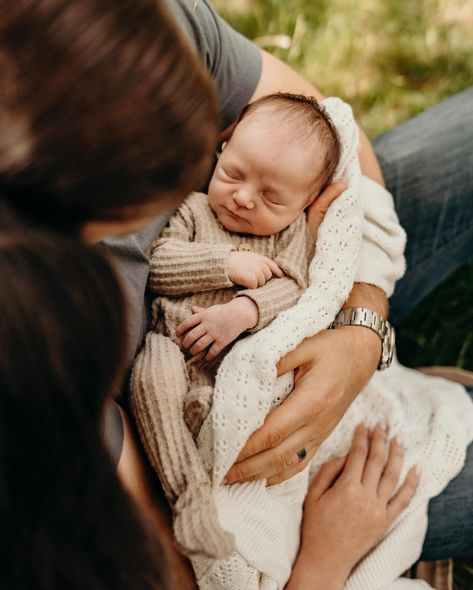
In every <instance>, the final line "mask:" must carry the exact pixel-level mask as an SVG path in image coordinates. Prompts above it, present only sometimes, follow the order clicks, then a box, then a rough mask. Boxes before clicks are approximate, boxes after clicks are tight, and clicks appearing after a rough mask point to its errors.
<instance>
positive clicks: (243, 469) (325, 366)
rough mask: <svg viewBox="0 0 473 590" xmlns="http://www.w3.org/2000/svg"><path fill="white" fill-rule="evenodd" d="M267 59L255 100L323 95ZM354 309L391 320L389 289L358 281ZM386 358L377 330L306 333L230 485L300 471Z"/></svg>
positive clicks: (367, 151) (365, 144)
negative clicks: (291, 375)
mask: <svg viewBox="0 0 473 590" xmlns="http://www.w3.org/2000/svg"><path fill="white" fill-rule="evenodd" d="M262 60H263V67H262V73H261V77H260V81H259V84H258V86H257V88H256V90H255V92H254V94H253V97H252V100H255V99H257V98H258V97H260V96H262V95H265V94H268V93H271V92H278V91H289V92H296V93H301V94H308V95H313V96H315V97H316V98H319V99H322V98H323V95H322V94H321V93H320V92H319V91H318V90H317V88H315V87H314V86H313V85H312V84H311V83H310V82H308V81H307V80H305V79H304V78H303V77H302V76H300V75H299V74H297V73H296V72H294V71H293V70H292V69H291V68H290V67H289V66H287V65H286V64H284V63H283V62H281V61H280V60H278V59H277V58H275V57H274V56H272V55H270V54H269V53H266V52H264V51H262ZM360 139H361V147H360V164H361V170H362V172H363V174H365V175H366V176H369V177H370V178H372V179H373V180H375V181H376V182H379V183H380V184H381V185H383V186H384V181H383V177H382V173H381V169H380V167H379V164H378V162H377V159H376V156H375V154H374V152H373V150H372V148H371V145H370V143H369V141H368V139H367V137H366V135H365V134H364V133H363V131H361V130H360ZM320 199H321V198H320V197H319V199H317V200H316V201H315V203H314V204H313V205H312V208H313V209H314V210H315V211H317V210H318V214H316V215H315V216H314V218H315V223H316V224H320V222H321V219H323V215H324V212H325V210H324V208H323V207H322V208H320V203H319V201H320ZM309 218H310V213H309ZM315 231H316V229H315ZM349 307H367V308H370V309H373V310H374V311H376V312H378V313H380V314H381V315H382V316H383V317H384V318H386V317H387V314H388V302H387V297H386V294H385V293H384V292H383V291H382V290H381V289H379V288H378V287H375V286H374V285H368V284H363V283H355V285H354V286H353V289H352V291H351V293H350V296H349V297H348V299H347V300H346V302H345V304H344V305H343V309H345V308H349ZM380 355H381V341H380V339H379V337H378V336H377V335H376V334H375V333H374V332H372V331H371V330H369V329H367V328H364V327H357V326H346V327H342V328H338V329H337V330H330V331H329V330H324V331H322V332H320V333H319V334H316V335H315V336H313V337H312V338H307V339H306V340H304V342H302V343H301V345H299V346H298V347H297V348H296V349H295V350H294V351H292V352H291V353H289V354H288V355H286V357H284V358H283V359H281V361H280V363H279V364H278V374H279V375H281V374H283V373H286V372H287V371H290V370H293V369H295V370H296V379H295V387H294V391H293V393H292V394H291V396H289V398H287V400H286V401H285V402H284V403H283V404H282V405H281V406H279V407H278V408H276V409H275V410H273V411H272V412H271V413H270V414H269V415H268V417H267V419H266V421H265V423H264V424H263V426H262V427H261V428H260V429H258V430H257V431H256V432H255V433H254V434H253V435H252V436H251V437H250V438H249V440H248V441H247V444H246V445H245V447H244V449H243V450H242V452H241V453H240V455H239V457H238V458H237V462H236V463H235V465H234V466H233V467H232V469H231V470H230V471H229V473H228V475H227V478H226V480H225V481H226V483H235V482H243V481H249V480H253V479H264V478H267V479H268V483H269V484H273V483H279V482H281V481H284V480H285V479H288V478H289V477H292V476H293V475H296V474H297V473H299V472H300V471H301V470H302V469H303V468H304V467H305V466H306V465H307V464H308V463H309V462H310V460H311V459H312V458H313V456H314V455H315V452H316V451H317V448H318V447H319V446H320V444H321V443H322V442H323V441H324V440H325V439H326V438H327V437H328V436H329V435H330V433H331V432H332V430H333V429H334V428H335V426H336V425H337V424H338V422H339V421H340V419H341V418H342V416H343V414H344V413H345V412H346V410H347V409H348V407H349V406H350V404H351V403H352V402H353V400H354V399H355V398H356V396H357V395H358V394H359V392H360V391H361V389H362V388H363V387H364V385H365V384H366V383H367V382H368V381H369V379H370V377H371V376H372V375H373V373H374V372H375V371H376V368H377V366H378V363H379V360H380ZM301 447H304V448H305V449H306V451H307V456H306V459H305V460H304V461H302V462H300V463H299V462H298V458H297V451H298V449H300V448H301ZM256 455H258V457H256Z"/></svg>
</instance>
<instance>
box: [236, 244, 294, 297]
mask: <svg viewBox="0 0 473 590" xmlns="http://www.w3.org/2000/svg"><path fill="white" fill-rule="evenodd" d="M283 275H284V273H283V271H282V270H281V269H280V268H279V266H278V265H277V264H276V263H275V262H274V261H273V260H271V259H270V258H268V257H267V256H263V255H262V254H257V253H256V252H230V256H229V258H228V278H229V279H230V280H231V281H232V283H235V284H236V285H242V286H243V287H247V288H248V289H256V288H258V287H262V286H263V285H264V284H266V283H267V282H268V281H269V280H270V279H272V278H273V276H275V277H282V276H283Z"/></svg>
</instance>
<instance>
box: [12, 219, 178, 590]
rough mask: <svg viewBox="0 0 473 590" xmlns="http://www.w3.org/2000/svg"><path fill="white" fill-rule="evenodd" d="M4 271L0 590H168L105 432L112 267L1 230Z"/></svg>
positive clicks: (120, 308) (117, 340)
mask: <svg viewBox="0 0 473 590" xmlns="http://www.w3.org/2000/svg"><path fill="white" fill-rule="evenodd" d="M1 220H2V223H3V224H5V211H2V217H1ZM0 276H1V277H2V281H1V286H0V307H1V309H2V313H1V314H0V392H1V395H0V522H1V523H2V535H3V538H4V541H5V543H4V544H3V549H2V551H1V552H0V588H2V590H31V589H32V588H35V589H36V590H66V589H67V590H85V589H87V590H137V589H138V588H139V589H140V590H159V589H163V588H166V587H167V586H166V585H165V583H164V582H163V581H162V580H163V578H164V577H165V574H164V569H163V567H164V566H163V564H162V563H160V561H159V560H160V556H161V555H162V551H161V549H160V546H159V545H158V544H157V543H156V542H155V541H151V537H150V536H149V535H148V534H147V533H146V531H145V528H144V526H143V524H142V522H141V521H140V518H139V516H138V514H137V512H136V511H135V509H134V507H133V505H132V503H131V501H130V500H129V498H128V496H127V495H126V494H125V492H124V491H123V489H122V488H121V486H120V484H119V482H118V479H117V477H116V474H115V468H114V465H113V463H112V460H111V458H110V457H109V455H108V453H107V451H106V450H105V448H104V445H103V442H102V439H101V434H100V431H101V421H102V420H103V410H104V403H105V399H106V396H107V394H109V393H110V391H111V390H112V388H113V387H114V386H115V385H116V384H117V380H119V379H120V377H122V371H121V367H122V366H123V359H124V349H125V334H124V319H123V314H124V304H123V301H122V297H121V292H120V286H119V284H118V281H117V279H116V278H115V275H114V273H113V272H112V270H111V268H110V266H109V264H108V263H107V261H106V260H105V259H104V258H103V257H102V256H101V255H100V254H99V253H98V251H97V250H93V249H89V248H87V247H86V246H84V245H82V244H81V243H80V242H78V241H77V240H76V241H73V240H72V239H65V238H59V237H57V236H55V235H54V234H52V233H51V234H43V233H39V232H34V231H31V230H23V231H21V229H19V228H18V227H15V228H14V229H12V230H9V229H5V227H3V228H0Z"/></svg>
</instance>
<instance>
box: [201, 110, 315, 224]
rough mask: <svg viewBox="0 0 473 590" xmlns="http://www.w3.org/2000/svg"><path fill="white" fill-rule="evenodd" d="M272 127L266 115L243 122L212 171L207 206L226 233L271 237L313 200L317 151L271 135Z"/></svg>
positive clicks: (283, 137) (248, 118) (295, 141)
mask: <svg viewBox="0 0 473 590" xmlns="http://www.w3.org/2000/svg"><path fill="white" fill-rule="evenodd" d="M275 124H277V122H275V121H274V119H272V118H271V116H268V114H266V113H264V114H263V116H260V115H259V113H258V112H255V113H252V114H250V115H249V116H248V117H247V118H245V119H243V121H241V122H240V123H239V124H238V126H237V127H236V129H235V131H234V133H233V135H232V137H231V139H230V141H229V142H228V144H227V145H226V146H225V147H224V149H223V151H222V154H221V156H220V159H219V161H218V164H217V166H216V168H215V171H214V173H213V176H212V180H211V181H210V185H209V204H210V206H211V207H212V209H213V211H214V212H215V214H216V215H217V217H218V220H219V221H220V223H221V224H222V225H223V226H224V227H225V228H227V229H228V230H229V231H231V232H235V233H246V234H254V235H257V236H267V235H271V234H276V233H278V232H280V231H281V230H282V229H284V228H286V227H287V226H288V225H290V224H291V223H292V222H293V221H294V220H295V219H296V218H297V217H298V216H299V215H300V213H301V212H302V211H303V210H304V208H305V207H306V206H307V205H308V204H309V203H310V202H311V201H312V200H313V199H314V198H315V196H316V195H317V192H318V190H317V188H316V187H315V188H314V183H313V179H314V169H315V168H316V167H317V166H318V158H317V149H316V148H317V146H314V145H309V144H308V143H307V142H303V143H302V144H299V143H298V142H297V139H290V140H289V139H288V138H287V134H282V133H277V130H276V132H275V130H274V125H275ZM271 125H272V127H273V129H272V128H271V127H270V126H271Z"/></svg>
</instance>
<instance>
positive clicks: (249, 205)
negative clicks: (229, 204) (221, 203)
mask: <svg viewBox="0 0 473 590" xmlns="http://www.w3.org/2000/svg"><path fill="white" fill-rule="evenodd" d="M233 198H234V199H235V202H236V203H237V205H238V206H239V207H246V209H253V208H254V206H255V203H254V199H253V196H252V194H251V190H249V189H248V188H246V187H240V188H239V189H238V190H237V191H235V192H234V193H233Z"/></svg>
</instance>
